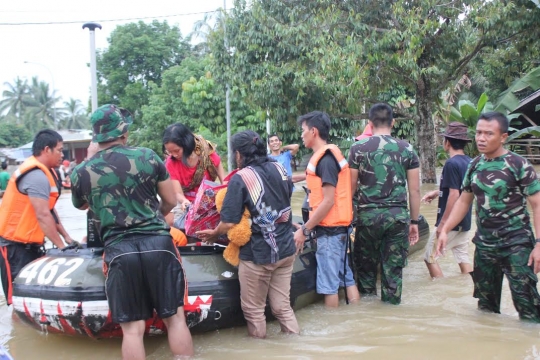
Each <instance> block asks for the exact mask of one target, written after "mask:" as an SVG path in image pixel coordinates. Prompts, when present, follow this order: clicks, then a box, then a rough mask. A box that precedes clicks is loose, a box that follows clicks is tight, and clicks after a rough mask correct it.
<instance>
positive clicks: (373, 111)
mask: <svg viewBox="0 0 540 360" xmlns="http://www.w3.org/2000/svg"><path fill="white" fill-rule="evenodd" d="M369 120H370V121H371V122H372V123H373V126H374V127H376V128H379V127H391V126H392V120H394V112H393V111H392V107H391V106H390V105H388V104H386V103H377V104H375V105H373V106H372V107H371V108H370V109H369Z"/></svg>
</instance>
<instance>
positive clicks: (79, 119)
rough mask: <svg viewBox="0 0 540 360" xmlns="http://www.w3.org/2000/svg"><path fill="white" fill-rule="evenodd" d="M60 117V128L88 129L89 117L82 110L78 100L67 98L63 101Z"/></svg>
mask: <svg viewBox="0 0 540 360" xmlns="http://www.w3.org/2000/svg"><path fill="white" fill-rule="evenodd" d="M61 110H62V117H61V119H60V123H59V128H61V129H89V128H90V119H89V118H88V114H86V112H85V111H84V108H83V105H82V103H81V101H80V100H76V99H73V98H71V99H69V101H64V107H63V108H62V109H61Z"/></svg>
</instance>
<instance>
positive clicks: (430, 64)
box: [211, 0, 540, 182]
mask: <svg viewBox="0 0 540 360" xmlns="http://www.w3.org/2000/svg"><path fill="white" fill-rule="evenodd" d="M539 19H540V10H539V9H538V8H537V7H536V6H535V5H534V4H533V3H531V2H530V1H525V0H522V1H520V0H518V1H514V2H507V1H502V0H494V1H490V2H486V1H480V0H478V1H471V0H463V1H459V0H458V1H446V0H419V1H410V0H396V1H386V0H382V1H381V0H368V1H346V2H345V1H340V2H336V1H333V0H321V1H284V0H265V1H262V0H260V1H251V2H249V4H248V3H247V2H246V1H243V0H237V1H236V2H235V8H234V10H233V11H232V12H231V14H230V16H229V18H228V20H227V37H228V39H229V45H230V49H231V50H229V49H226V48H225V46H224V45H223V32H222V31H221V32H215V33H214V34H213V39H212V43H211V48H212V50H213V53H214V55H215V59H216V67H217V68H218V69H219V71H218V72H217V74H216V75H217V77H218V78H221V77H222V78H224V79H226V80H228V81H230V82H231V83H233V84H242V83H243V84H247V85H246V86H247V89H246V91H247V94H248V97H249V98H248V101H249V102H252V103H253V104H256V105H257V106H259V107H260V108H262V109H268V111H269V112H270V114H271V117H272V118H274V119H275V120H276V127H278V128H280V129H283V131H284V132H285V133H288V132H290V130H289V129H292V127H293V126H295V125H294V119H295V117H296V116H297V115H299V114H302V113H305V112H307V111H310V110H314V109H320V110H325V111H327V112H329V113H330V114H331V115H332V116H333V117H335V118H347V119H357V118H362V117H364V116H362V115H361V113H362V110H363V109H364V106H369V105H371V104H373V103H374V102H376V101H378V100H379V94H380V93H382V92H385V91H388V90H389V89H392V88H394V87H396V86H399V85H401V86H404V87H405V89H406V90H407V92H409V93H411V94H412V96H413V98H414V100H415V102H414V104H415V112H416V113H415V114H414V117H413V119H414V121H415V124H416V130H417V133H418V149H419V155H420V161H421V166H422V180H423V181H424V182H434V181H436V176H435V164H436V149H435V147H434V146H433V144H435V138H434V137H435V127H434V122H433V118H432V114H433V113H434V104H436V102H437V101H438V99H439V97H440V94H441V92H442V91H443V90H445V89H447V88H448V87H451V86H453V85H454V83H455V82H457V80H458V79H460V78H461V76H462V75H463V74H464V73H465V72H466V71H467V69H468V68H469V66H470V63H471V61H472V60H473V59H475V58H476V57H477V56H478V55H479V54H480V53H481V52H482V51H484V50H486V49H490V48H493V47H494V46H496V45H499V46H500V44H502V43H505V42H509V41H516V42H517V41H520V36H519V35H520V34H524V33H526V32H527V31H529V30H530V29H532V28H533V27H537V24H538V23H539ZM347 125H348V126H345V127H344V128H343V129H338V133H339V134H338V135H339V136H341V137H343V138H345V137H347V136H350V133H351V129H352V128H353V127H354V123H353V122H350V121H349V122H348V124H347Z"/></svg>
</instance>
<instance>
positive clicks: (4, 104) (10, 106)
mask: <svg viewBox="0 0 540 360" xmlns="http://www.w3.org/2000/svg"><path fill="white" fill-rule="evenodd" d="M4 85H6V86H7V87H8V90H4V92H3V93H2V96H3V99H2V100H0V113H3V112H5V111H6V110H7V115H9V117H15V119H16V122H17V123H18V124H19V123H21V120H22V117H23V113H24V109H25V107H26V106H27V105H28V102H29V100H30V99H29V98H30V95H29V87H28V82H27V81H26V80H22V79H21V78H19V77H17V78H16V79H15V80H14V82H13V84H10V83H8V82H5V83H4Z"/></svg>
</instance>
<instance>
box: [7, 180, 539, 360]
mask: <svg viewBox="0 0 540 360" xmlns="http://www.w3.org/2000/svg"><path fill="white" fill-rule="evenodd" d="M434 188H435V186H434V185H424V186H423V187H422V194H424V193H426V192H427V191H429V190H433V189H434ZM293 197H294V199H293V201H294V208H295V209H299V207H300V203H301V201H302V198H303V194H302V192H301V191H297V192H295V193H294V195H293ZM57 210H58V212H59V213H60V216H61V218H62V221H63V224H64V226H65V227H66V229H67V230H68V232H69V233H70V234H71V236H72V237H73V238H75V239H80V238H82V236H83V235H84V234H85V232H86V228H85V220H84V219H85V214H84V212H82V211H79V210H76V209H74V208H73V207H72V206H71V200H70V194H63V195H62V197H61V199H60V201H59V204H58V205H57ZM421 213H422V214H423V215H424V216H425V217H426V218H427V220H428V222H429V223H430V225H431V227H432V225H433V224H434V222H435V216H436V203H435V202H434V203H432V204H431V205H425V204H422V209H421ZM472 252H473V246H471V248H470V253H471V255H472ZM471 258H472V257H471ZM440 263H441V267H442V269H443V271H444V273H445V275H446V278H444V279H440V280H436V281H433V280H431V279H430V278H429V275H428V272H427V269H426V266H425V264H424V262H423V259H422V254H421V253H415V254H413V255H411V256H410V257H409V265H408V267H407V268H406V269H405V270H404V287H403V298H402V303H401V305H399V306H392V305H386V304H383V303H381V301H380V300H379V299H378V298H374V297H371V298H362V300H361V302H360V303H359V304H356V305H349V306H346V305H344V304H343V305H342V306H340V307H339V308H338V309H337V310H326V309H325V308H324V306H322V304H320V303H318V304H313V305H310V306H308V307H306V308H304V309H302V310H300V311H298V312H297V313H296V316H297V318H298V322H299V323H300V327H301V335H299V336H290V335H283V334H281V333H280V332H279V326H278V324H277V323H276V322H270V323H269V324H268V337H267V339H265V340H256V339H251V338H248V337H247V335H246V334H247V332H246V328H245V327H239V328H234V329H226V330H220V331H215V332H211V333H206V334H201V335H195V336H194V337H193V342H194V345H195V356H194V359H233V358H234V359H235V360H241V359H254V358H259V359H274V358H280V359H353V358H360V357H361V358H363V359H415V360H416V359H452V360H456V359H465V358H467V359H527V360H531V359H540V325H536V324H529V323H524V322H520V321H519V320H518V316H517V312H516V311H515V309H514V307H513V305H512V300H511V297H510V291H509V289H508V284H507V283H506V280H505V284H504V286H503V288H504V290H503V295H502V306H501V312H502V314H501V315H496V314H486V313H482V312H479V311H477V310H476V300H475V299H474V298H473V297H472V291H473V284H472V280H471V278H470V276H469V275H461V274H460V273H459V268H458V266H457V264H456V263H455V262H454V260H453V258H452V256H451V255H450V256H447V257H446V258H444V259H442V260H441V262H440ZM0 344H3V345H4V346H5V347H6V348H8V349H9V351H10V352H11V354H12V356H13V357H14V358H15V359H16V360H21V359H40V360H47V359H75V358H76V359H80V360H85V359H92V360H95V359H120V358H121V353H120V345H121V341H120V340H119V339H112V340H109V339H108V340H90V339H88V338H70V337H66V336H61V335H52V334H42V333H40V332H38V331H36V330H33V329H31V328H29V327H27V326H26V325H25V324H23V323H21V322H20V321H19V320H18V319H16V318H12V314H11V309H10V308H8V307H7V306H5V304H4V305H0ZM145 346H146V354H147V358H148V359H171V358H172V355H171V354H170V351H169V349H168V344H167V339H166V337H164V336H160V337H152V338H146V339H145Z"/></svg>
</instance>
